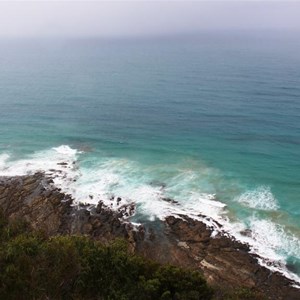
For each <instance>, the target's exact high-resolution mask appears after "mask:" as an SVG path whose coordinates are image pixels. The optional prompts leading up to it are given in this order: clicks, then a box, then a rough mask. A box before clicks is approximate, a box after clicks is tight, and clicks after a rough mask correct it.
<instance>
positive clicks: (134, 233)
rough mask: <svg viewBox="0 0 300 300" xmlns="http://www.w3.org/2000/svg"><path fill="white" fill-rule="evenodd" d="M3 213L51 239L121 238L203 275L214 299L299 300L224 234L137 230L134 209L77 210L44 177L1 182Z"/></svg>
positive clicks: (167, 227)
mask: <svg viewBox="0 0 300 300" xmlns="http://www.w3.org/2000/svg"><path fill="white" fill-rule="evenodd" d="M111 201H112V202H113V201H115V202H116V203H118V202H120V198H112V199H111ZM0 207H1V208H2V210H3V211H4V214H5V215H6V216H7V217H8V218H9V219H18V218H21V219H24V220H26V221H27V222H28V223H29V224H30V226H31V227H32V229H36V230H42V231H44V232H45V233H47V234H48V235H71V234H75V235H89V236H91V237H92V238H94V239H97V240H100V241H102V242H104V243H106V242H109V241H111V240H113V239H115V238H117V237H121V238H124V239H126V240H127V241H128V242H129V244H130V249H131V251H132V252H133V253H137V254H140V255H142V256H144V257H146V258H150V259H153V260H155V261H157V262H160V263H170V264H174V265H177V266H181V267H186V268H191V269H197V270H200V272H201V273H202V274H203V275H204V277H205V278H206V280H207V282H208V283H209V284H210V285H211V286H212V287H214V288H215V290H216V293H215V298H216V299H223V295H224V293H226V292H228V291H231V290H236V289H237V288H247V289H249V290H251V291H254V292H255V295H257V297H261V299H300V290H299V289H297V288H295V287H294V286H293V285H294V283H293V282H292V281H291V280H289V279H287V278H285V277H284V276H283V275H281V274H280V273H277V272H271V271H270V270H269V269H267V268H265V267H263V266H261V265H259V264H258V261H257V256H255V255H254V254H251V253H250V249H249V247H248V246H247V245H245V244H242V243H240V242H238V241H236V240H234V239H233V238H231V237H228V236H226V235H222V234H219V235H217V236H215V237H212V235H211V233H212V229H211V228H208V227H207V226H206V225H205V224H204V223H202V222H200V221H195V220H193V219H191V218H188V217H187V216H185V215H180V216H178V217H174V216H169V217H167V218H166V219H165V221H160V220H156V221H154V222H147V223H145V224H143V225H134V224H132V223H130V222H129V221H128V216H130V215H131V214H133V212H134V206H133V205H127V206H126V205H125V206H124V205H123V206H122V205H120V207H119V209H118V210H117V211H112V210H111V209H110V208H109V207H108V206H107V205H104V203H103V202H101V201H100V202H99V203H98V205H94V206H91V205H84V204H81V205H76V204H75V203H74V202H73V199H72V197H71V196H70V195H66V194H64V193H62V192H61V191H60V190H59V189H58V188H56V187H55V186H54V185H53V182H52V179H51V178H49V177H47V176H45V174H43V173H36V174H33V175H27V176H16V177H1V178H0ZM259 299H260V298H259Z"/></svg>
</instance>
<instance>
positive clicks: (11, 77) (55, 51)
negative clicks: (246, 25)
mask: <svg viewBox="0 0 300 300" xmlns="http://www.w3.org/2000/svg"><path fill="white" fill-rule="evenodd" d="M299 37H300V35H297V34H293V33H286V32H256V33H255V32H254V33H253V32H252V33H250V32H203V33H199V34H197V35H191V36H170V37H167V36H166V37H160V38H131V39H129V38H128V39H111V40H109V39H106V40H104V39H96V38H85V39H83V38H82V39H48V40H46V39H23V40H16V39H2V40H0V175H17V174H27V173H32V172H35V171H37V170H43V171H45V172H47V174H49V175H51V176H54V177H55V184H56V185H57V186H60V187H61V188H62V189H63V191H66V192H68V193H71V194H72V195H73V197H74V198H75V200H76V201H81V202H86V203H97V202H98V201H99V200H104V201H106V202H107V203H109V199H110V197H111V196H112V195H115V196H118V197H121V198H122V201H123V202H122V203H131V202H134V203H136V205H137V209H136V214H135V215H134V216H133V217H132V218H131V220H132V221H134V222H136V223H139V222H154V221H155V220H156V219H163V218H164V217H165V216H166V215H170V214H175V215H176V214H179V213H185V214H188V215H190V216H192V217H194V218H202V219H203V217H201V216H199V215H206V216H208V217H211V218H213V219H214V220H216V221H218V222H219V223H221V224H222V225H223V229H225V230H226V231H228V232H229V233H230V234H232V235H234V236H235V237H237V238H238V239H240V240H242V241H245V242H248V243H250V245H251V247H252V251H253V252H255V253H258V254H260V255H261V257H262V260H261V263H262V264H265V265H268V267H269V268H271V269H273V270H278V269H279V270H281V271H282V272H284V273H285V274H287V276H289V277H293V278H295V279H296V280H298V281H299V276H300V38H299ZM62 162H65V163H67V165H63V164H58V163H62ZM167 198H169V199H173V200H175V201H177V202H178V203H174V202H173V203H172V202H170V201H169V202H168V201H166V199H167ZM205 221H206V222H207V223H213V221H212V219H209V218H205ZM297 276H298V277H297Z"/></svg>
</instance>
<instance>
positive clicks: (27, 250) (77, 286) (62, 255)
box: [0, 212, 212, 300]
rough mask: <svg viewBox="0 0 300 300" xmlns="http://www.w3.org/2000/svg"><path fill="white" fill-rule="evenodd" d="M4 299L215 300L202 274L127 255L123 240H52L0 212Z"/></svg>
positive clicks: (0, 296) (0, 283) (0, 285)
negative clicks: (12, 220) (9, 220)
mask: <svg viewBox="0 0 300 300" xmlns="http://www.w3.org/2000/svg"><path fill="white" fill-rule="evenodd" d="M0 242H1V245H0V270H1V272H0V299H7V300H8V299H18V300H22V299H26V300H28V299H111V300H112V299H118V300H126V299H130V300H134V299H138V300H141V299H143V300H147V299H155V300H157V299H164V300H167V299H168V300H169V299H176V300H181V299H182V300H183V299H211V295H212V291H211V289H210V288H208V286H207V285H206V282H205V280H204V279H203V278H202V277H201V275H200V274H199V273H198V272H195V271H189V270H183V269H180V268H177V267H174V266H169V265H159V264H157V263H154V262H151V261H147V260H145V259H143V258H141V257H138V256H136V255H132V254H130V253H129V251H128V248H127V244H126V242H125V241H121V240H116V241H114V242H113V243H111V244H110V245H103V244H100V243H99V242H97V241H94V240H92V239H90V238H88V237H84V236H56V237H48V236H46V235H45V234H43V233H40V232H32V231H31V230H30V229H29V227H28V226H27V225H26V223H24V222H22V221H15V222H12V223H10V224H9V223H8V221H7V220H6V219H5V218H4V216H3V214H2V213H1V212H0Z"/></svg>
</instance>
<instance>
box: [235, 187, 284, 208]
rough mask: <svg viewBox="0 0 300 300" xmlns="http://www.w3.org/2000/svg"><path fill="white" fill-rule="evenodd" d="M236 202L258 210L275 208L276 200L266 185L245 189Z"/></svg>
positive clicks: (276, 206)
mask: <svg viewBox="0 0 300 300" xmlns="http://www.w3.org/2000/svg"><path fill="white" fill-rule="evenodd" d="M235 200H236V201H237V202H239V203H241V204H243V205H246V206H248V207H251V208H255V209H259V210H277V209H278V208H279V206H278V203H277V200H276V199H275V197H274V195H273V194H272V192H271V188H270V187H268V186H260V187H258V188H257V189H255V190H250V191H246V192H245V193H243V194H242V195H240V196H239V197H238V198H236V199H235Z"/></svg>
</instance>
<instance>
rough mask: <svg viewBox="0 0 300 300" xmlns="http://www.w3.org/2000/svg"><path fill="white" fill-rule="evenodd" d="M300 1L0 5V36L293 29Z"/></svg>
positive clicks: (297, 25)
mask: <svg viewBox="0 0 300 300" xmlns="http://www.w3.org/2000/svg"><path fill="white" fill-rule="evenodd" d="M299 12H300V2H295V1H294V2H280V1H274V2H273V1H263V2H257V1H240V2H232V1H218V2H215V1H212V2H207V1H194V2H189V1H188V2H183V1H179V2H177V1H176V2H173V1H148V2H145V1H133V2H129V1H119V2H114V1H113V2H106V1H92V2H87V1H84V2H80V1H75V2H69V1H61V2H55V1H49V2H46V1H41V2H31V1H21V2H11V1H10V2H0V20H1V21H0V22H1V23H0V24H1V26H0V37H1V38H4V37H9V38H10V37H12V38H24V37H27V38H28V37H30V38H34V37H57V38H60V37H75V38H76V37H102V38H111V37H112V38H114V37H119V38H120V37H148V36H152V37H153V36H165V35H182V34H195V33H197V32H203V31H220V30H222V31H228V30H237V31H246V32H252V31H253V32H257V31H270V30H275V31H299V30H300V17H299Z"/></svg>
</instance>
